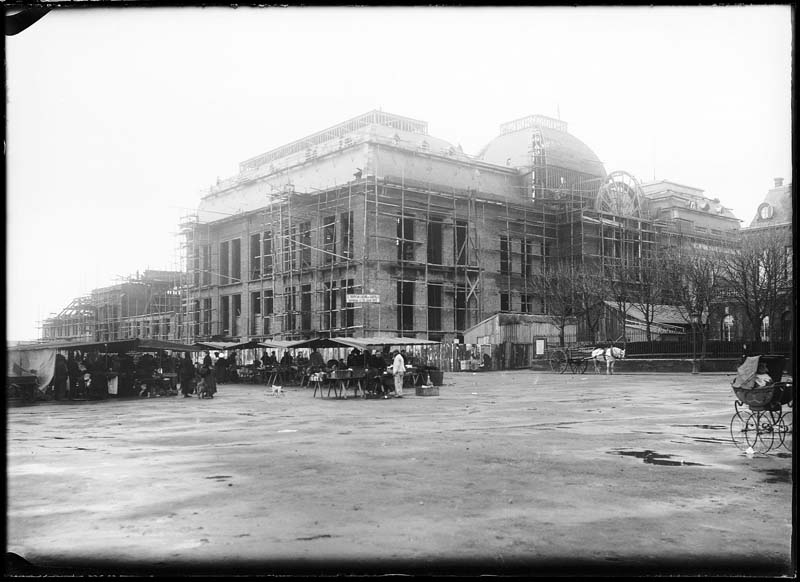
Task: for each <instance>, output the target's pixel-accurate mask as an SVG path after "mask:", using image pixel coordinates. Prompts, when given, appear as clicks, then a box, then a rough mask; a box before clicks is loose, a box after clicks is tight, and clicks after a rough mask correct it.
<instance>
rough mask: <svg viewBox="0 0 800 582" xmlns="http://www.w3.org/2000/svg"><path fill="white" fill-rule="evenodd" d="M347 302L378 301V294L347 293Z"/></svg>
mask: <svg viewBox="0 0 800 582" xmlns="http://www.w3.org/2000/svg"><path fill="white" fill-rule="evenodd" d="M346 299H347V303H380V302H381V296H380V295H351V294H350V293H348V294H347V298H346Z"/></svg>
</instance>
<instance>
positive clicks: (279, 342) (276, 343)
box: [258, 340, 305, 350]
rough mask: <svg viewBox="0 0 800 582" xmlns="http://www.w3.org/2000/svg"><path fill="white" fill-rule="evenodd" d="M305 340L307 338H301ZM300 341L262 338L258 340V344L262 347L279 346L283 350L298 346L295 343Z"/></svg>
mask: <svg viewBox="0 0 800 582" xmlns="http://www.w3.org/2000/svg"><path fill="white" fill-rule="evenodd" d="M301 341H305V340H301ZM297 343H300V342H299V341H296V340H293V341H289V340H261V341H260V342H258V346H259V347H261V348H278V349H281V350H288V349H291V348H294V347H296V346H295V344H297Z"/></svg>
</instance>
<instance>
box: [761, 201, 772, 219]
mask: <svg viewBox="0 0 800 582" xmlns="http://www.w3.org/2000/svg"><path fill="white" fill-rule="evenodd" d="M773 212H774V210H773V208H772V206H771V205H770V204H767V203H766V202H765V203H764V204H762V205H761V206H759V207H758V217H759V218H760V219H761V220H769V219H770V218H772V215H773Z"/></svg>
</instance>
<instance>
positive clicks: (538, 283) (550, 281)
mask: <svg viewBox="0 0 800 582" xmlns="http://www.w3.org/2000/svg"><path fill="white" fill-rule="evenodd" d="M529 281H530V284H531V286H532V288H533V289H534V290H535V291H536V292H537V293H538V294H539V295H541V296H542V297H544V301H545V313H546V314H547V316H548V317H549V318H550V321H551V322H552V323H553V325H555V326H556V328H558V338H559V345H561V346H563V345H564V344H565V341H564V330H565V328H566V326H567V324H568V323H569V322H570V321H571V320H572V319H573V318H574V315H575V309H574V295H575V291H574V289H575V288H574V279H573V271H572V270H571V269H570V268H569V267H565V266H564V265H562V264H554V265H552V266H550V265H548V266H547V267H545V268H544V270H543V271H541V272H536V273H532V274H531V275H530V276H529Z"/></svg>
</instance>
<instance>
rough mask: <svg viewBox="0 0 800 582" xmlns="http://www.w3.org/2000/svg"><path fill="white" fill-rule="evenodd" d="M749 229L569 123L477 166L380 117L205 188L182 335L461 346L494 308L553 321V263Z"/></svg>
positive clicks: (187, 261) (534, 121)
mask: <svg viewBox="0 0 800 582" xmlns="http://www.w3.org/2000/svg"><path fill="white" fill-rule="evenodd" d="M738 229H739V221H738V220H737V219H736V218H735V217H734V216H733V215H732V214H731V213H730V211H729V210H728V209H726V208H724V207H723V206H722V205H721V204H720V203H719V201H718V200H709V199H707V198H705V197H704V196H703V193H702V191H700V190H697V189H694V188H688V187H685V186H680V185H678V184H674V183H670V182H657V183H654V184H649V185H644V186H642V185H640V184H639V183H638V181H637V180H636V179H634V178H633V177H632V176H631V175H629V174H627V173H625V172H612V173H610V174H607V173H606V171H605V169H604V167H603V164H602V163H601V162H600V160H599V159H598V158H597V156H596V155H595V154H594V153H593V152H592V151H591V149H590V148H589V147H588V146H586V145H585V144H584V143H583V142H581V141H580V140H578V139H577V138H576V137H574V136H572V135H571V134H569V133H568V131H567V124H566V123H565V122H564V121H561V120H558V119H552V118H548V117H544V116H529V117H525V118H523V119H519V120H516V121H512V122H509V123H506V124H504V125H502V126H501V130H500V134H499V135H498V136H497V137H496V138H495V139H493V140H492V141H491V142H490V143H489V144H488V145H487V146H486V147H485V148H484V149H483V150H482V151H481V152H480V153H479V155H477V156H471V155H468V154H466V153H464V152H463V151H461V148H460V147H459V146H454V145H453V144H450V143H448V142H446V141H444V140H441V139H438V138H435V137H432V136H430V135H429V134H428V128H427V123H425V122H423V121H418V120H415V119H409V118H406V117H401V116H398V115H393V114H389V113H385V112H381V111H372V112H369V113H367V114H364V115H361V116H358V117H355V118H353V119H350V120H348V121H346V122H344V123H341V124H338V125H336V126H333V127H331V128H329V129H326V130H324V131H320V132H318V133H315V134H313V135H310V136H308V137H305V138H303V139H300V140H297V141H295V142H292V143H290V144H287V145H284V146H282V147H279V148H277V149H274V150H271V151H269V152H267V153H265V154H262V155H259V156H256V157H254V158H251V159H249V160H246V161H244V162H242V163H241V164H240V168H239V173H238V174H237V175H236V176H234V177H232V178H230V179H227V180H224V181H218V183H217V184H216V185H214V186H213V187H211V188H210V189H209V191H207V192H205V193H204V195H203V197H202V200H201V202H200V205H199V207H198V210H197V212H196V213H195V214H193V215H191V216H187V217H185V219H184V220H183V222H182V224H181V232H182V235H183V247H182V248H183V251H182V253H183V256H182V263H183V265H184V266H185V268H186V275H187V278H186V280H185V286H184V287H183V289H182V313H183V318H182V320H181V328H180V330H177V331H176V330H175V329H174V324H172V325H173V327H172V328H170V333H177V334H178V335H176V336H170V337H175V338H180V339H181V340H183V341H185V342H190V341H198V340H209V339H212V338H213V339H217V340H223V339H229V340H242V341H244V340H247V339H262V338H273V339H283V340H287V339H300V338H306V337H317V336H363V337H369V336H375V335H402V336H409V337H417V338H425V339H431V340H444V341H450V340H452V339H455V338H459V337H461V335H462V333H463V331H464V330H465V329H467V328H468V327H470V326H472V325H474V324H476V323H478V322H480V321H482V320H483V319H485V318H487V317H489V316H491V315H493V314H495V313H497V312H521V313H534V314H535V313H544V312H546V309H547V306H546V304H545V302H544V300H543V298H542V297H541V296H539V295H538V294H537V293H536V291H535V290H534V289H533V287H532V285H531V277H530V275H531V274H533V273H535V272H541V269H542V268H543V266H545V265H547V264H548V263H551V262H553V261H563V262H568V263H570V264H572V265H573V266H576V267H579V266H580V265H582V264H585V263H587V262H593V263H595V264H598V265H600V266H601V268H608V267H611V266H613V265H615V264H616V263H618V262H620V261H634V262H635V261H636V260H637V258H639V257H642V256H643V255H646V254H647V253H649V252H651V251H653V250H654V247H655V246H656V245H667V246H671V247H675V248H681V247H684V246H687V245H689V246H691V245H698V244H699V245H704V246H709V245H711V246H718V247H725V246H730V241H731V240H733V238H734V237H735V235H736V231H738ZM101 319H102V317H101ZM160 331H163V329H161V330H160ZM103 333H105V331H104V332H103ZM108 333H112V332H111V330H109V332H108ZM115 333H118V332H116V330H115Z"/></svg>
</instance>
